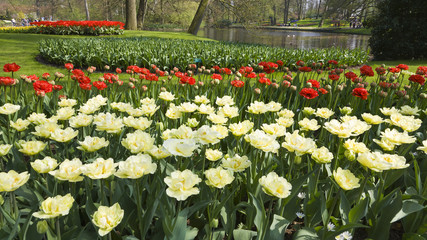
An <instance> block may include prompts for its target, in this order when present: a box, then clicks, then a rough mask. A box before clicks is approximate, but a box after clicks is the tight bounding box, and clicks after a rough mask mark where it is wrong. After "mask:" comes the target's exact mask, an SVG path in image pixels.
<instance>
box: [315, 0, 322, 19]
mask: <svg viewBox="0 0 427 240" xmlns="http://www.w3.org/2000/svg"><path fill="white" fill-rule="evenodd" d="M321 5H322V0H319V4H318V5H317V15H316V19H318V18H319V16H320V15H319V14H320V6H321Z"/></svg>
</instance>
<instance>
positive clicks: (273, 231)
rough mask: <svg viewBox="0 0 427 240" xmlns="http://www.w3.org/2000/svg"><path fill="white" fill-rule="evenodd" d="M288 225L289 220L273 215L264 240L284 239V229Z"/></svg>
mask: <svg viewBox="0 0 427 240" xmlns="http://www.w3.org/2000/svg"><path fill="white" fill-rule="evenodd" d="M290 223H291V222H290V221H289V220H287V219H285V218H283V217H281V216H279V215H276V214H274V216H273V222H272V223H271V225H270V229H269V231H268V232H267V233H266V237H265V239H272V240H275V239H277V240H282V239H283V238H284V237H285V233H286V229H287V228H288V226H289V224H290Z"/></svg>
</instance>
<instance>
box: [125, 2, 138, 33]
mask: <svg viewBox="0 0 427 240" xmlns="http://www.w3.org/2000/svg"><path fill="white" fill-rule="evenodd" d="M136 27H137V24H136V0H126V29H127V30H136Z"/></svg>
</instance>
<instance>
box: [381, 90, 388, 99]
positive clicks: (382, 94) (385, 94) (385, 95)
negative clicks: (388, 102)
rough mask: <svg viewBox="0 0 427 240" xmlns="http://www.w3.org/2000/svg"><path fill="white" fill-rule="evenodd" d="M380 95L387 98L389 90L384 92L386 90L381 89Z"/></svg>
mask: <svg viewBox="0 0 427 240" xmlns="http://www.w3.org/2000/svg"><path fill="white" fill-rule="evenodd" d="M379 95H380V97H383V98H385V97H387V95H388V93H387V92H384V91H382V90H381V91H380V92H379Z"/></svg>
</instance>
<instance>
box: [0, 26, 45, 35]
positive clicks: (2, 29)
mask: <svg viewBox="0 0 427 240" xmlns="http://www.w3.org/2000/svg"><path fill="white" fill-rule="evenodd" d="M36 29H37V27H34V26H27V27H0V33H35V32H36Z"/></svg>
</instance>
